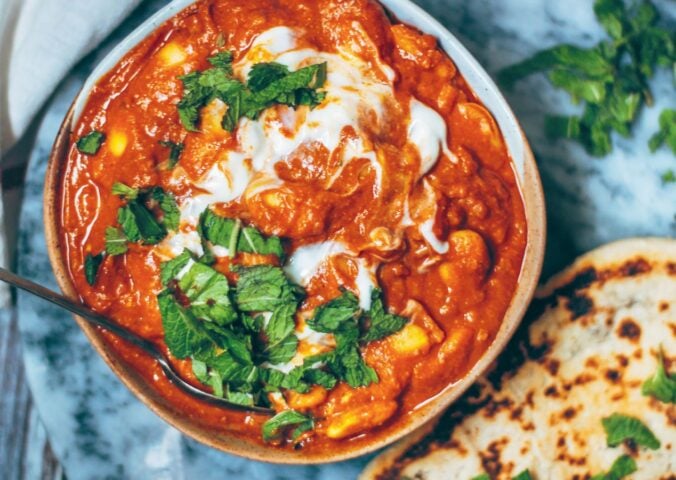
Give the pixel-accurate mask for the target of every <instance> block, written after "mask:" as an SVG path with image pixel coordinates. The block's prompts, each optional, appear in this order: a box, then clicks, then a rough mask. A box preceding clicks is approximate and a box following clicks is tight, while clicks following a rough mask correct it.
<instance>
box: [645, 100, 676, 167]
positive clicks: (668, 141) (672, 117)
mask: <svg viewBox="0 0 676 480" xmlns="http://www.w3.org/2000/svg"><path fill="white" fill-rule="evenodd" d="M659 122H660V129H659V131H658V132H657V133H656V134H655V135H653V136H652V137H651V138H650V141H649V143H648V146H649V147H650V151H651V152H655V151H656V150H657V149H658V148H660V147H661V146H662V145H666V146H667V147H669V148H670V149H671V151H672V152H674V155H676V110H672V109H665V110H663V111H662V113H661V114H660V120H659ZM672 173H673V172H672Z"/></svg>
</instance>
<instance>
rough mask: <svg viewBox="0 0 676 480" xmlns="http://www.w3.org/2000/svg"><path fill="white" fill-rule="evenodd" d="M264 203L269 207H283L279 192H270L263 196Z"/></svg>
mask: <svg viewBox="0 0 676 480" xmlns="http://www.w3.org/2000/svg"><path fill="white" fill-rule="evenodd" d="M263 201H264V202H265V204H266V205H267V206H268V207H273V208H274V207H280V206H281V205H282V196H281V195H280V193H279V192H274V191H273V192H269V193H266V194H265V195H264V196H263Z"/></svg>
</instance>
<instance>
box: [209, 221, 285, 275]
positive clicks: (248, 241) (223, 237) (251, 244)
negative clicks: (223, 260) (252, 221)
mask: <svg viewBox="0 0 676 480" xmlns="http://www.w3.org/2000/svg"><path fill="white" fill-rule="evenodd" d="M200 230H201V233H202V235H203V237H204V238H205V239H206V240H207V241H209V242H210V243H212V244H213V245H218V246H221V247H225V248H227V249H228V254H229V255H230V257H231V258H234V257H235V256H236V255H237V252H245V253H256V254H260V255H275V256H277V257H278V258H279V259H280V262H281V261H284V247H283V245H282V241H281V240H280V238H279V237H277V236H274V235H273V236H265V235H263V234H262V233H261V232H260V231H259V230H258V229H256V228H254V227H251V226H249V227H243V228H242V223H241V221H240V220H236V219H232V218H225V217H221V216H218V215H216V214H215V213H214V212H213V211H212V210H211V209H206V210H205V211H204V213H202V215H201V216H200Z"/></svg>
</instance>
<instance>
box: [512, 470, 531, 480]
mask: <svg viewBox="0 0 676 480" xmlns="http://www.w3.org/2000/svg"><path fill="white" fill-rule="evenodd" d="M512 480H533V477H532V476H531V474H530V472H529V471H528V469H526V470H524V471H523V472H521V473H519V474H518V475H517V476H515V477H512Z"/></svg>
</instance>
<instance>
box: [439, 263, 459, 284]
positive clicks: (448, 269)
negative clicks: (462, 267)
mask: <svg viewBox="0 0 676 480" xmlns="http://www.w3.org/2000/svg"><path fill="white" fill-rule="evenodd" d="M439 276H441V279H442V280H443V281H444V283H446V284H450V283H452V282H453V279H454V278H455V276H456V273H455V269H454V267H453V264H452V263H451V262H444V263H442V264H441V265H439Z"/></svg>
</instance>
